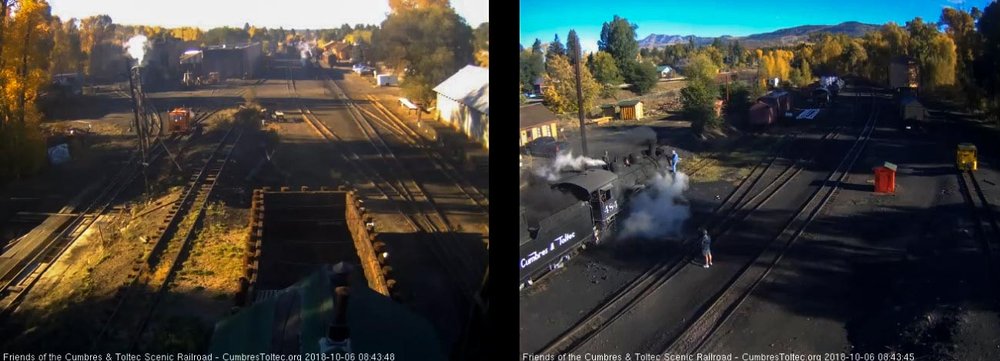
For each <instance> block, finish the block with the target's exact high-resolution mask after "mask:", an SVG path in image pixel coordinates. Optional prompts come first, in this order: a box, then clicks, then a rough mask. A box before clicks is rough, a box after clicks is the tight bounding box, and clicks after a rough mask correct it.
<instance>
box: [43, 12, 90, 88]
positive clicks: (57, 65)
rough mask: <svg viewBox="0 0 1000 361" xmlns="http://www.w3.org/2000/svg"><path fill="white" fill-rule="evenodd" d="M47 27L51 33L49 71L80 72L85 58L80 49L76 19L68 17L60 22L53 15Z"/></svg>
mask: <svg viewBox="0 0 1000 361" xmlns="http://www.w3.org/2000/svg"><path fill="white" fill-rule="evenodd" d="M49 28H50V29H51V33H52V56H51V57H50V59H49V71H50V73H51V74H60V73H74V72H82V71H83V63H84V61H85V60H86V59H85V58H84V54H83V52H82V51H81V49H80V29H78V28H77V27H76V20H75V19H69V20H67V21H65V22H62V21H60V19H59V17H57V16H53V17H52V20H51V25H50V26H49Z"/></svg>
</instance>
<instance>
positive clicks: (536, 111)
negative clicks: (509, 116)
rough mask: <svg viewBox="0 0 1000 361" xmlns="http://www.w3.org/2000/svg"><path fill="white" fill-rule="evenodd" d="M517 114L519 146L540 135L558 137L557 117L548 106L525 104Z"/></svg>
mask: <svg viewBox="0 0 1000 361" xmlns="http://www.w3.org/2000/svg"><path fill="white" fill-rule="evenodd" d="M519 115H520V117H519V118H520V119H519V122H520V131H521V144H520V145H521V146H524V145H525V144H527V143H528V142H530V141H531V140H532V139H536V138H540V137H553V138H556V139H558V133H557V128H558V124H557V123H558V120H559V118H558V117H557V116H556V114H555V113H553V112H552V111H551V110H549V108H546V107H545V106H544V105H541V104H532V105H525V106H523V107H521V111H520V114H519Z"/></svg>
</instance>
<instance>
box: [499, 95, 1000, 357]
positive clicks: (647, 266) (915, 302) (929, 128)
mask: <svg viewBox="0 0 1000 361" xmlns="http://www.w3.org/2000/svg"><path fill="white" fill-rule="evenodd" d="M896 96H897V95H896V94H894V92H893V91H892V90H886V89H883V88H880V87H876V86H873V85H872V84H871V83H868V82H865V81H862V80H860V79H851V80H848V82H847V84H846V85H845V87H844V88H843V89H841V90H840V94H839V96H838V97H837V100H836V101H835V102H834V104H833V105H832V106H829V107H825V108H822V109H821V110H820V113H819V115H818V116H817V117H816V118H815V119H814V120H795V119H792V120H786V121H783V122H781V123H777V124H774V125H773V126H772V127H769V128H768V129H767V130H766V131H763V132H746V133H740V134H741V135H738V136H735V137H730V138H731V139H728V140H727V141H726V142H724V143H718V144H716V145H715V146H706V144H705V143H706V142H704V141H692V140H691V139H690V137H689V136H688V134H689V133H688V131H687V129H686V128H685V127H676V126H672V125H670V124H669V123H670V121H668V120H660V121H646V122H644V123H643V124H641V125H629V124H627V123H625V124H621V123H618V124H614V123H613V124H610V125H607V126H603V127H598V126H592V127H590V128H588V130H587V132H588V141H589V142H590V144H591V147H590V152H589V155H591V156H592V157H594V158H600V155H601V154H602V153H603V151H604V150H606V149H613V150H612V151H611V154H615V152H618V153H619V154H621V152H622V151H621V150H617V149H614V146H613V145H614V144H622V143H627V142H622V141H621V139H623V138H628V137H629V134H632V135H634V134H652V133H655V139H656V140H657V142H658V144H659V145H660V146H665V147H666V148H665V149H668V150H667V152H669V150H676V151H677V152H678V153H679V154H680V157H681V159H682V161H681V162H680V165H679V168H678V172H679V173H685V174H686V175H687V177H686V178H684V179H685V180H686V181H689V183H687V188H686V189H685V190H684V191H683V193H682V195H683V198H684V199H686V201H685V202H686V203H685V204H689V207H690V217H689V218H687V219H686V220H685V222H684V227H683V228H682V230H681V232H679V234H675V235H659V236H657V237H638V236H631V237H629V236H625V237H612V238H610V240H609V239H602V240H601V241H600V243H598V244H597V245H596V246H594V245H590V246H588V247H586V248H585V249H581V250H579V252H578V253H577V252H571V253H569V255H571V256H573V257H572V258H570V259H569V260H566V259H565V258H563V259H562V261H561V262H560V264H559V265H558V266H556V267H552V268H551V270H549V271H547V272H544V273H543V275H542V276H541V277H534V278H533V282H529V285H527V286H525V284H524V281H523V279H522V290H521V292H520V297H519V298H520V312H519V322H520V346H519V351H520V352H519V354H521V355H522V359H530V358H531V357H532V356H533V355H557V354H577V355H583V354H591V355H618V357H624V355H626V354H629V355H630V357H631V359H638V358H637V357H638V356H639V355H640V354H648V355H661V356H662V355H664V354H668V353H669V354H673V355H679V354H694V353H702V354H706V353H712V354H716V355H722V356H721V357H723V358H720V359H726V358H725V357H726V356H725V355H732V356H733V357H734V359H740V358H741V357H742V359H746V358H747V357H751V356H748V355H774V354H777V353H785V354H789V353H798V354H824V353H840V352H843V353H883V354H884V353H893V352H898V353H900V354H899V355H903V356H901V357H906V356H905V355H906V354H911V356H909V357H910V358H907V359H912V358H913V357H914V356H913V355H915V357H916V358H917V359H928V360H932V359H933V360H938V359H955V360H966V359H992V358H996V357H1000V323H998V322H997V321H998V317H1000V314H998V309H997V304H996V299H997V298H996V297H997V295H996V289H997V288H996V286H995V279H996V278H995V277H996V272H997V269H996V268H995V265H996V261H995V259H994V258H995V255H994V254H995V252H996V249H997V247H998V246H1000V245H997V244H996V242H997V235H998V233H997V232H998V231H1000V228H998V223H997V220H996V216H995V209H994V207H995V204H997V202H998V201H1000V187H998V183H1000V178H997V177H998V176H1000V173H998V172H997V171H998V169H997V168H996V164H997V163H996V162H997V160H996V159H994V158H993V155H994V154H997V153H996V151H997V149H996V145H995V142H994V141H992V140H991V139H995V138H994V137H996V136H997V135H998V134H997V133H998V131H997V128H996V127H995V126H991V125H986V124H985V123H983V122H982V121H980V120H976V119H975V118H973V117H970V116H968V115H966V114H962V113H959V112H955V111H951V110H947V109H945V108H943V107H942V108H935V107H930V108H928V114H929V116H928V117H927V118H926V119H925V120H924V121H923V122H920V123H918V125H917V126H916V127H915V129H907V128H906V127H903V126H901V124H903V122H902V119H901V116H900V112H899V110H898V107H897V105H896V103H895V100H894V97H896ZM796 107H798V105H797V106H796ZM650 130H652V131H650ZM574 136H577V137H578V135H576V134H574ZM569 143H570V144H571V145H572V146H573V148H574V149H573V150H574V151H575V152H577V154H579V151H580V149H579V147H578V145H577V144H579V140H578V139H575V138H572V137H571V138H570V139H569ZM633 143H635V142H633ZM960 143H972V144H975V145H976V146H977V148H978V169H977V170H975V171H961V170H958V169H956V150H957V147H958V145H959V144H960ZM629 146H631V147H633V150H631V151H632V152H638V151H639V149H645V148H644V146H642V145H641V144H631V145H625V147H629ZM595 149H596V150H595ZM625 152H629V150H625ZM643 154H644V155H648V154H649V153H645V152H644V153H643ZM605 160H606V159H605ZM532 162H534V163H533V164H531V166H537V165H538V164H545V163H544V160H541V161H539V160H532ZM885 162H891V163H892V165H891V166H892V167H894V168H895V169H894V171H895V179H894V181H893V184H894V187H895V189H894V192H892V193H889V194H885V193H875V178H876V177H875V174H874V173H873V168H875V167H878V166H883V165H884V164H885ZM616 164H617V163H616ZM616 172H617V171H616ZM661 172H662V173H669V170H662V169H661ZM525 177H528V178H530V177H531V175H527V176H525V174H522V195H523V194H524V193H523V192H524V189H525V188H524V187H525V180H524V178H525ZM678 179H680V178H678ZM561 182H563V181H561ZM564 182H571V181H568V180H567V181H564ZM678 182H680V180H678ZM528 183H530V182H528ZM552 184H554V185H556V184H560V183H558V182H553V183H552ZM554 187H555V186H554ZM595 189H596V187H595ZM644 192H651V191H650V190H646V191H644ZM654 199H655V198H654ZM522 204H524V201H523V200H522ZM617 205H621V204H620V203H619V204H617ZM641 211H642V210H637V209H631V210H625V211H623V212H622V213H621V214H620V215H619V216H618V217H620V218H621V219H619V220H618V222H619V227H622V226H621V225H622V224H628V222H629V217H630V216H634V215H635V214H638V213H641ZM630 212H631V213H630ZM595 217H597V216H596V215H595ZM662 219H666V218H662ZM529 222H530V221H529ZM543 227H544V224H543ZM702 227H704V228H705V229H706V230H707V231H708V233H709V234H710V235H711V237H712V240H713V241H712V252H711V253H712V255H713V261H714V262H713V265H712V267H710V268H705V267H703V266H704V263H705V262H704V261H703V260H702V257H701V253H700V252H699V246H698V244H699V237H700V232H698V230H699V229H700V228H702ZM595 229H596V228H595ZM535 232H540V231H535ZM532 237H534V236H532ZM522 242H524V241H522ZM523 245H524V243H522V247H523ZM522 252H524V251H522ZM522 254H523V253H522ZM522 257H524V256H522ZM524 262H525V261H524V259H522V268H523V267H524V264H525V263H524ZM522 277H524V276H523V275H522ZM581 290H587V292H581ZM525 357H526V358H525ZM609 357H611V356H609ZM608 359H624V358H608ZM649 359H657V358H649Z"/></svg>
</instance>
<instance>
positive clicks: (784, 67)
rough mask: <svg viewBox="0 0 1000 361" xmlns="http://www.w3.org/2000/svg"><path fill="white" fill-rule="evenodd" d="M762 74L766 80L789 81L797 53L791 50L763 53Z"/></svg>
mask: <svg viewBox="0 0 1000 361" xmlns="http://www.w3.org/2000/svg"><path fill="white" fill-rule="evenodd" d="M757 51H758V54H762V55H761V66H760V74H761V76H762V77H763V78H764V79H771V78H779V79H781V80H788V78H789V75H790V73H791V70H792V59H793V58H795V53H792V52H791V51H789V50H781V49H779V50H769V51H767V52H763V53H761V52H760V50H759V49H758V50H757Z"/></svg>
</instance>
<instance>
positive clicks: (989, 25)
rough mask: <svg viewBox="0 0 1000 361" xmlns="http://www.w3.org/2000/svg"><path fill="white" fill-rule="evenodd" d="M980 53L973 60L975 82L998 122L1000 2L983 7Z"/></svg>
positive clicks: (999, 117)
mask: <svg viewBox="0 0 1000 361" xmlns="http://www.w3.org/2000/svg"><path fill="white" fill-rule="evenodd" d="M978 26H979V28H978V30H979V36H981V37H982V53H981V55H980V56H979V57H978V58H977V59H976V60H975V62H974V64H973V66H974V74H975V75H976V80H977V84H979V86H980V87H982V89H983V91H984V92H985V94H986V97H987V110H988V114H989V117H990V118H991V119H992V120H993V121H994V122H1000V72H998V71H997V69H1000V4H998V3H997V2H993V3H991V4H989V5H988V6H986V8H984V9H983V12H982V16H981V17H980V18H979V23H978Z"/></svg>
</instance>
